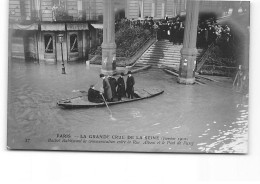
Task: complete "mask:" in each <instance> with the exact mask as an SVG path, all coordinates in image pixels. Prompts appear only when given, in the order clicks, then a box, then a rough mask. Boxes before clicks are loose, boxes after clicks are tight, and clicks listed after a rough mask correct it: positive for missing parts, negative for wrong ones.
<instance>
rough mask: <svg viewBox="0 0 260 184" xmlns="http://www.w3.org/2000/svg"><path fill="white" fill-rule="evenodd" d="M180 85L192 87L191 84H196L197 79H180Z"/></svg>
mask: <svg viewBox="0 0 260 184" xmlns="http://www.w3.org/2000/svg"><path fill="white" fill-rule="evenodd" d="M178 83H180V84H186V85H191V84H194V83H195V78H181V77H178Z"/></svg>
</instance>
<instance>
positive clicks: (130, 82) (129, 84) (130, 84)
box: [126, 71, 135, 99]
mask: <svg viewBox="0 0 260 184" xmlns="http://www.w3.org/2000/svg"><path fill="white" fill-rule="evenodd" d="M127 74H128V77H127V79H126V93H127V97H128V98H131V99H133V98H134V85H135V79H134V77H133V76H132V72H131V71H128V72H127Z"/></svg>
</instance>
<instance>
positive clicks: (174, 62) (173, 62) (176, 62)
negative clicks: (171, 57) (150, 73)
mask: <svg viewBox="0 0 260 184" xmlns="http://www.w3.org/2000/svg"><path fill="white" fill-rule="evenodd" d="M138 63H151V64H152V63H167V64H180V62H178V61H153V62H151V61H140V62H138Z"/></svg>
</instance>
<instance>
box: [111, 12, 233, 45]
mask: <svg viewBox="0 0 260 184" xmlns="http://www.w3.org/2000/svg"><path fill="white" fill-rule="evenodd" d="M181 19H182V18H181V17H180V16H177V17H175V18H168V16H167V15H166V16H165V18H164V19H160V20H154V19H153V17H145V18H144V19H142V20H141V19H137V20H136V19H135V20H134V19H133V20H129V19H127V18H123V19H120V20H117V21H116V30H118V29H120V25H122V24H123V25H124V24H125V25H129V26H131V27H142V28H144V29H148V30H150V31H151V33H152V34H154V33H156V34H157V39H159V40H160V39H168V40H169V41H170V42H173V44H177V45H179V44H182V43H183V37H184V22H183V20H181ZM217 38H220V39H222V40H223V41H225V42H229V40H230V38H231V33H230V27H228V26H227V25H220V24H218V23H217V22H216V19H215V18H209V19H207V20H203V21H200V22H199V24H198V32H197V47H207V46H209V45H210V44H211V43H213V42H215V41H216V39H217Z"/></svg>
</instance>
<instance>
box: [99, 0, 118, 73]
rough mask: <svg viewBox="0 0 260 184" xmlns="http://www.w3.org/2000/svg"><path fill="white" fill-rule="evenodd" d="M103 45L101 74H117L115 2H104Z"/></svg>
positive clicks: (112, 0) (108, 0) (106, 0)
mask: <svg viewBox="0 0 260 184" xmlns="http://www.w3.org/2000/svg"><path fill="white" fill-rule="evenodd" d="M103 3H104V8H103V43H102V69H101V73H103V74H105V75H113V74H115V73H116V61H115V59H116V43H115V12H114V0H103Z"/></svg>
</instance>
